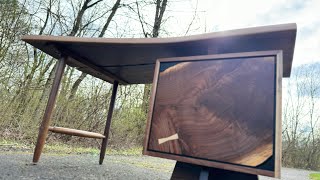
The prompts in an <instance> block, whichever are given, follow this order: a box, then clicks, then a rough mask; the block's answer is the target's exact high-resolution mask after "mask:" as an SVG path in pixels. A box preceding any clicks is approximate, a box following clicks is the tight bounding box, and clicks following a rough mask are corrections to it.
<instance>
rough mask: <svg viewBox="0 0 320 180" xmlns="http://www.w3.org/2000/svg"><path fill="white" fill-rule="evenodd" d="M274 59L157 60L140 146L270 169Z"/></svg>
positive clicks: (170, 155) (195, 158)
mask: <svg viewBox="0 0 320 180" xmlns="http://www.w3.org/2000/svg"><path fill="white" fill-rule="evenodd" d="M191 58H192V57H191ZM276 62H277V61H276V56H275V55H273V56H271V55H269V56H256V57H239V58H226V59H223V58H222V59H221V58H219V59H211V60H210V59H205V60H201V59H200V60H194V61H192V60H191V61H190V60H188V61H180V60H178V61H174V59H173V60H170V61H165V62H161V61H160V63H159V67H158V68H159V69H158V71H159V74H158V75H156V77H157V79H156V81H157V82H156V84H154V86H155V87H154V88H155V90H154V97H153V99H154V100H153V102H151V103H152V105H151V108H152V109H151V110H152V111H151V120H150V122H148V123H149V124H148V125H149V129H147V131H148V130H149V132H147V136H148V137H147V142H146V144H147V147H145V151H150V152H152V153H151V154H154V153H161V154H162V155H161V156H160V157H166V154H167V155H168V157H169V158H170V159H175V158H172V157H174V156H172V155H176V156H177V157H179V158H177V159H176V160H178V159H179V160H181V159H180V157H186V158H189V159H192V161H189V162H191V163H194V162H195V161H196V160H197V159H199V160H208V161H215V162H222V163H228V164H234V165H240V166H245V167H253V168H258V169H262V170H263V169H265V170H268V171H274V163H275V162H274V148H275V147H274V142H275V141H274V140H275V122H276V121H275V118H276V100H275V97H276V69H277V67H276ZM156 72H157V70H156ZM145 154H150V153H145ZM187 162H188V161H187ZM200 164H201V163H200ZM265 164H268V165H265ZM267 175H270V174H267ZM271 175H273V174H271Z"/></svg>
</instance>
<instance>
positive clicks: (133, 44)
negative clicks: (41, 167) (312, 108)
mask: <svg viewBox="0 0 320 180" xmlns="http://www.w3.org/2000/svg"><path fill="white" fill-rule="evenodd" d="M295 38H296V24H283V25H273V26H264V27H255V28H247V29H239V30H231V31H224V32H215V33H208V34H202V35H194V36H186V37H177V38H159V39H145V38H143V39H142V38H141V39H139V38H135V39H112V38H79V37H58V36H33V35H30V36H23V37H22V40H23V41H25V42H27V43H29V44H31V45H32V46H34V47H36V48H38V49H40V50H42V51H43V52H45V53H47V54H49V55H51V56H52V57H54V58H56V59H58V66H57V69H56V73H55V79H54V82H53V85H52V89H51V93H50V96H49V99H48V104H47V107H46V110H45V113H44V116H43V121H42V123H41V126H40V128H39V135H38V140H37V144H36V148H35V152H34V157H33V162H34V163H36V162H38V161H39V158H40V155H41V152H42V149H43V147H44V144H45V139H46V137H47V133H48V131H52V132H56V133H65V134H70V135H76V136H82V137H89V138H100V139H102V146H101V151H100V161H99V163H100V164H102V162H103V159H104V155H105V150H106V146H107V141H108V134H109V129H110V124H111V118H112V112H113V107H114V103H115V99H116V92H117V87H118V84H121V85H128V84H149V83H153V90H152V95H151V100H150V110H149V118H148V121H147V126H146V134H145V143H144V150H143V154H145V155H150V156H156V157H162V158H168V159H173V160H177V161H178V162H177V164H176V167H175V170H174V173H173V175H172V179H176V178H179V177H180V178H184V179H185V178H190V179H192V178H193V179H198V178H204V179H207V178H210V177H219V176H218V174H219V172H227V173H228V174H232V172H239V173H240V174H238V175H237V176H234V177H233V178H235V177H240V176H241V173H243V174H244V173H248V174H254V176H251V177H257V176H256V175H266V176H272V177H280V168H281V80H282V77H289V76H290V72H291V65H292V59H293V52H294V45H295ZM66 64H67V65H69V66H72V67H76V68H77V69H78V70H80V71H83V72H86V73H88V74H90V75H92V76H95V77H97V78H100V79H102V80H105V81H107V82H109V83H112V84H113V91H112V96H111V102H110V106H109V112H108V116H107V122H106V127H105V131H104V133H103V134H99V133H93V132H87V131H81V130H75V129H69V128H63V127H51V126H50V119H51V113H52V110H53V108H54V104H55V100H56V96H57V93H58V89H59V84H60V81H61V77H62V74H63V71H64V68H65V65H66ZM214 168H218V169H214ZM205 169H206V170H205ZM213 170H214V171H213ZM224 170H225V171H224ZM228 170H230V171H228ZM224 177H226V175H224ZM248 177H249V176H248ZM247 179H248V178H247Z"/></svg>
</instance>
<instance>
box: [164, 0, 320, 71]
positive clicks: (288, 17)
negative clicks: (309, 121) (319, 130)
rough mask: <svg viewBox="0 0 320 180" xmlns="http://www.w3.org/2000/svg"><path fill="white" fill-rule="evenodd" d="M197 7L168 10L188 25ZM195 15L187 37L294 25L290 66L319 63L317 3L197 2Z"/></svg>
mask: <svg viewBox="0 0 320 180" xmlns="http://www.w3.org/2000/svg"><path fill="white" fill-rule="evenodd" d="M196 4H197V1H196V0H192V1H190V2H186V3H181V1H176V4H172V5H171V6H169V8H168V9H169V11H170V9H171V10H174V11H175V13H174V16H175V17H177V18H175V19H176V22H175V23H177V24H179V23H180V24H188V23H187V22H184V21H188V22H190V19H191V17H190V16H192V13H190V12H191V11H192V10H195V7H196ZM197 12H198V13H197V18H196V20H195V23H194V25H193V26H192V27H193V28H192V29H191V31H190V33H189V34H199V33H204V32H213V31H222V30H230V29H239V28H246V27H254V26H264V25H273V24H283V23H297V26H298V33H297V40H296V46H295V52H294V60H293V66H297V65H300V64H305V63H311V62H320V0H199V1H198V6H197ZM179 16H181V17H179ZM168 25H169V24H168ZM170 26H172V24H170ZM170 28H172V27H169V29H170ZM181 29H184V30H185V29H186V28H181ZM180 35H183V33H180Z"/></svg>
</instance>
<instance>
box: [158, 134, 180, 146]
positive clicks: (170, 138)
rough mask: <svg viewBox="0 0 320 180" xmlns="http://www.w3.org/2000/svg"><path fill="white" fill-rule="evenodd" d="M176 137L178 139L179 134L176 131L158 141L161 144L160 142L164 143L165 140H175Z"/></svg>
mask: <svg viewBox="0 0 320 180" xmlns="http://www.w3.org/2000/svg"><path fill="white" fill-rule="evenodd" d="M176 139H179V136H178V134H177V133H176V134H174V135H172V136H169V137H166V138H161V139H158V142H159V144H162V143H165V142H167V141H172V140H176Z"/></svg>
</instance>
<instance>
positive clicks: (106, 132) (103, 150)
mask: <svg viewBox="0 0 320 180" xmlns="http://www.w3.org/2000/svg"><path fill="white" fill-rule="evenodd" d="M118 84H119V82H118V81H114V83H113V88H112V95H111V100H110V105H109V111H108V117H107V122H106V127H105V129H104V136H105V138H104V139H103V140H102V145H101V149H100V159H99V164H102V163H103V159H104V156H105V155H106V148H107V143H108V137H109V130H110V126H111V119H112V113H113V108H114V103H115V101H116V95H117V89H118Z"/></svg>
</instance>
